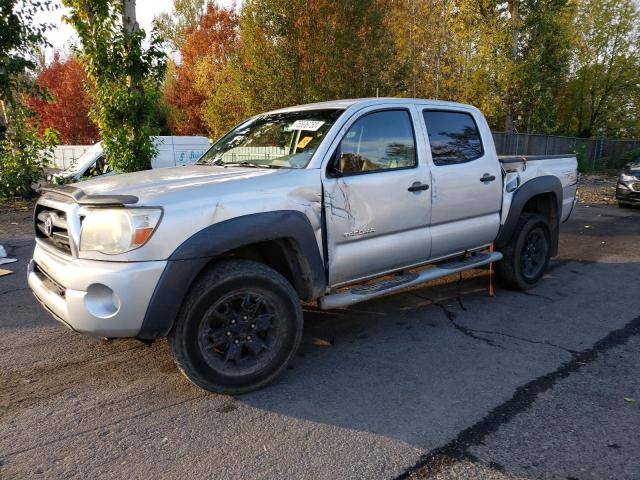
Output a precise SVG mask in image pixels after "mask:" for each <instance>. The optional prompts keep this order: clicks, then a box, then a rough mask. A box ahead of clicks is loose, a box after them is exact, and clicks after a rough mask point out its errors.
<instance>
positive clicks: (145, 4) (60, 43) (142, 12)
mask: <svg viewBox="0 0 640 480" xmlns="http://www.w3.org/2000/svg"><path fill="white" fill-rule="evenodd" d="M232 1H233V0H218V2H217V3H218V4H219V5H223V6H229V5H231V3H232ZM55 3H57V4H58V5H60V1H59V0H58V1H56V2H55ZM236 3H237V4H239V3H240V2H236ZM172 7H173V0H137V2H136V16H137V20H138V24H139V25H140V27H142V28H143V29H144V30H145V31H146V32H149V31H150V29H151V22H152V21H153V18H154V17H155V16H156V15H158V14H159V13H162V12H171V10H172ZM66 12H67V10H66V9H65V8H62V7H61V8H59V9H57V10H55V11H53V12H44V13H42V14H41V15H39V16H38V18H37V20H38V21H42V22H51V23H53V24H54V25H55V28H54V29H53V30H51V31H49V32H48V34H47V39H48V40H49V42H50V43H51V44H52V45H53V48H49V49H47V59H50V58H51V57H52V55H53V50H54V49H55V50H58V51H60V52H61V53H63V55H64V54H66V53H68V51H69V46H70V45H71V44H72V43H75V42H77V38H78V37H77V35H76V34H75V31H74V29H73V27H71V26H70V25H68V24H67V23H65V22H63V21H62V16H63V15H64V14H65V13H66Z"/></svg>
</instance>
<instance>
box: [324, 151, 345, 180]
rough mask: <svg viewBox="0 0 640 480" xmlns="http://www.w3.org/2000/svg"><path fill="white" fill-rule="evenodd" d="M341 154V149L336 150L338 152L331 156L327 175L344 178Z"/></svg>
mask: <svg viewBox="0 0 640 480" xmlns="http://www.w3.org/2000/svg"><path fill="white" fill-rule="evenodd" d="M341 155H342V154H341V152H340V147H338V148H336V151H335V152H333V155H332V156H331V160H329V168H327V174H328V175H329V176H330V177H341V176H342V173H343V172H342V169H341V168H340V156H341Z"/></svg>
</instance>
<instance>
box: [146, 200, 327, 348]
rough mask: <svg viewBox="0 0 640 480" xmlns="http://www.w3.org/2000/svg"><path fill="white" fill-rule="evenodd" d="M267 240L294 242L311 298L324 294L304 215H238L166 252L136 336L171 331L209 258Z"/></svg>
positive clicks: (312, 237) (320, 264) (313, 240)
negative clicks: (188, 293)
mask: <svg viewBox="0 0 640 480" xmlns="http://www.w3.org/2000/svg"><path fill="white" fill-rule="evenodd" d="M269 240H291V241H293V242H294V243H295V245H296V247H297V250H298V257H299V261H300V262H301V263H302V262H304V265H303V266H302V270H303V272H304V277H305V278H304V281H305V282H306V283H308V287H307V288H308V289H309V291H310V292H311V293H310V296H313V295H316V296H318V295H320V294H321V293H322V292H324V290H325V288H326V275H325V268H324V262H323V260H322V257H321V255H320V250H319V248H318V244H317V241H316V236H315V234H314V231H313V227H312V226H311V223H310V222H309V220H308V218H307V217H306V215H304V214H303V213H301V212H298V211H296V210H279V211H274V212H264V213H256V214H250V215H243V216H240V217H236V218H232V219H230V220H225V221H223V222H219V223H216V224H213V225H211V226H209V227H206V228H204V229H202V230H200V231H199V232H197V233H195V234H194V235H192V236H191V237H189V238H188V239H187V240H185V241H184V242H183V243H182V244H181V245H180V246H179V247H178V248H177V249H176V250H175V251H174V252H173V254H171V256H170V257H169V259H168V262H167V266H166V267H165V269H164V272H163V273H162V276H161V277H160V280H159V281H158V285H157V286H156V288H155V291H154V293H153V295H152V297H151V301H150V302H149V305H148V307H147V311H146V314H145V317H144V320H143V322H142V327H141V329H140V332H139V334H138V338H140V339H143V340H150V339H155V338H160V337H164V336H166V335H167V334H168V333H169V332H170V331H171V328H172V327H173V324H174V322H175V319H176V317H177V315H178V312H179V311H180V307H181V306H182V303H183V300H184V298H185V296H186V294H187V292H188V291H189V288H190V287H191V284H192V283H193V280H194V279H195V278H196V277H197V276H198V274H199V273H200V272H201V271H202V269H203V268H204V267H205V266H206V265H207V264H208V263H209V262H210V261H211V260H212V259H214V258H216V257H220V256H222V255H224V254H225V253H226V252H229V251H231V250H234V249H236V248H240V247H243V246H247V245H251V244H254V243H258V242H265V241H269Z"/></svg>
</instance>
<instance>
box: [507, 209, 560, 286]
mask: <svg viewBox="0 0 640 480" xmlns="http://www.w3.org/2000/svg"><path fill="white" fill-rule="evenodd" d="M550 253H551V231H550V229H549V223H548V222H547V220H546V219H545V218H544V217H543V216H541V215H538V214H533V213H523V214H522V215H521V217H520V219H519V220H518V223H517V224H516V228H515V230H514V232H513V235H512V236H511V240H509V243H508V244H507V245H506V246H505V247H504V248H503V249H502V255H503V259H502V261H501V262H500V263H498V265H497V269H496V272H497V273H498V275H499V277H500V278H501V280H502V282H503V283H504V285H505V286H506V287H507V288H511V289H516V290H528V289H529V288H532V287H534V286H535V285H536V284H537V283H538V282H539V281H540V279H541V278H542V276H543V275H544V272H545V271H546V270H547V267H548V266H549V259H550V258H551V255H550Z"/></svg>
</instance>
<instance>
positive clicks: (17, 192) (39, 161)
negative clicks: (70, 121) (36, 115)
mask: <svg viewBox="0 0 640 480" xmlns="http://www.w3.org/2000/svg"><path fill="white" fill-rule="evenodd" d="M9 125H10V127H9V130H8V131H7V132H6V135H5V138H4V139H3V140H0V197H1V198H10V197H16V196H22V197H28V196H30V195H32V194H33V189H32V185H33V184H34V183H35V182H38V181H39V180H41V179H42V178H43V177H44V173H45V172H44V169H45V167H46V166H47V165H48V164H49V162H50V160H51V158H52V156H53V147H55V145H57V144H58V135H57V133H56V132H55V131H54V130H51V129H46V130H45V131H44V135H43V136H42V137H40V136H39V135H38V133H37V131H36V128H35V127H34V126H33V125H31V124H30V123H29V121H28V113H27V112H26V111H24V110H21V109H19V110H18V112H17V114H15V115H13V116H12V118H11V122H10V124H9Z"/></svg>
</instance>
